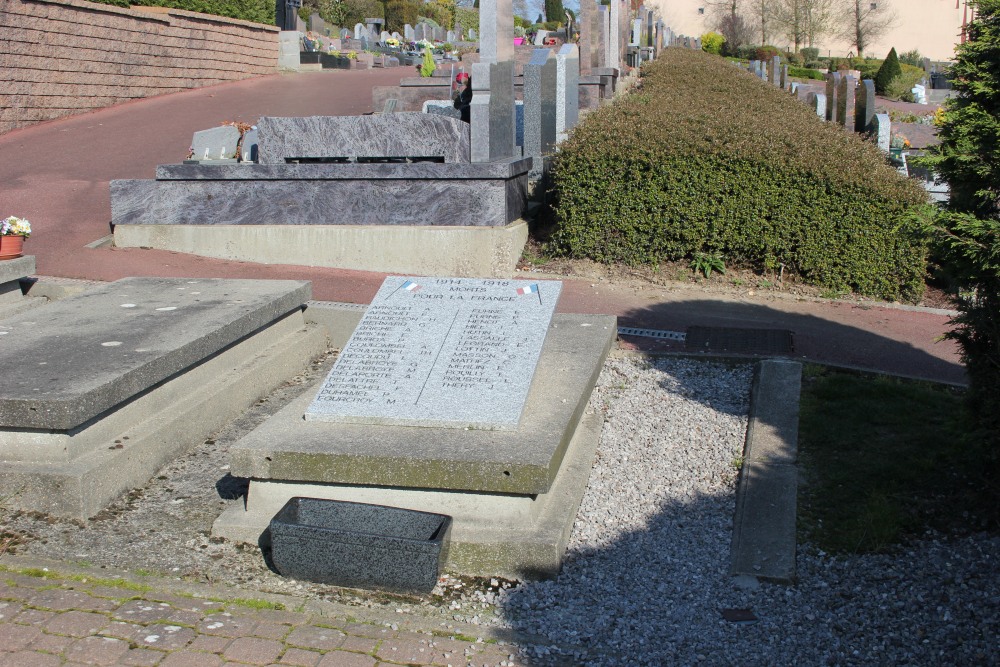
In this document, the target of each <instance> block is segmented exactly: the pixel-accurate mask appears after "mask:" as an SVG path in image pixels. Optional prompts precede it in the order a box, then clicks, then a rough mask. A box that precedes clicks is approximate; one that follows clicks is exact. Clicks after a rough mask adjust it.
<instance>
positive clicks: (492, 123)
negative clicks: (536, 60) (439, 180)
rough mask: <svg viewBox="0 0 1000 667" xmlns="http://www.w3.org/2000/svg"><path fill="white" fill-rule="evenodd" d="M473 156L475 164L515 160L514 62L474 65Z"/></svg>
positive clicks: (471, 114) (471, 109) (472, 106)
mask: <svg viewBox="0 0 1000 667" xmlns="http://www.w3.org/2000/svg"><path fill="white" fill-rule="evenodd" d="M472 90H473V94H472V105H471V108H470V112H471V113H470V116H471V132H472V138H471V151H472V153H471V156H472V161H473V162H493V161H495V160H505V159H510V158H512V157H515V156H516V155H517V153H516V151H515V147H516V135H517V130H516V118H515V113H516V112H515V110H514V63H513V62H512V61H510V60H507V61H503V62H500V63H495V64H490V63H482V62H480V63H474V64H473V65H472Z"/></svg>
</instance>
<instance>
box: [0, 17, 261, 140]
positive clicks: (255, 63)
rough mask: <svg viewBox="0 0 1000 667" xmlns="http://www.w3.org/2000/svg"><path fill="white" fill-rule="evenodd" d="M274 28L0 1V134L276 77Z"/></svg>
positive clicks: (220, 19)
mask: <svg viewBox="0 0 1000 667" xmlns="http://www.w3.org/2000/svg"><path fill="white" fill-rule="evenodd" d="M278 32H279V29H278V28H277V27H276V26H268V25H262V24H259V23H250V22H249V21H240V20H237V19H228V18H224V17H219V16H210V15H207V14H198V13H196V12H188V11H183V10H179V9H167V8H163V7H143V8H138V7H137V8H133V9H122V8H119V7H113V6H110V5H101V4H95V3H92V2H86V1H85V0H0V134H2V133H4V132H9V131H10V130H13V129H15V128H18V127H24V126H27V125H32V124H34V123H38V122H41V121H44V120H50V119H53V118H59V117H61V116H68V115H71V114H78V113H83V112H86V111H90V110H93V109H100V108H103V107H107V106H111V105H112V104H118V103H120V102H126V101H128V100H134V99H138V98H143V97H151V96H153V95H162V94H164V93H172V92H176V91H179V90H186V89H189V88H200V87H202V86H210V85H213V84H217V83H222V82H224V81H234V80H238V79H246V78H249V77H253V76H260V75H262V74H270V73H273V72H275V71H277V66H278Z"/></svg>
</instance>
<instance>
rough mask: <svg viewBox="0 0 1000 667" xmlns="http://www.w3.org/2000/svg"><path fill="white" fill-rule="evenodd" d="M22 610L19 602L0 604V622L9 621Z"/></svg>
mask: <svg viewBox="0 0 1000 667" xmlns="http://www.w3.org/2000/svg"><path fill="white" fill-rule="evenodd" d="M22 609H24V605H22V604H21V603H20V602H0V620H4V619H6V620H8V621H9V620H11V619H13V618H14V617H15V616H17V615H18V614H19V613H21V610H22Z"/></svg>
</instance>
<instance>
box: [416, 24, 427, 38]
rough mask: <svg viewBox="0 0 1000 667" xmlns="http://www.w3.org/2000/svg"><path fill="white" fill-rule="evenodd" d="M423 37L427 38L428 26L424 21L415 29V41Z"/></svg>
mask: <svg viewBox="0 0 1000 667" xmlns="http://www.w3.org/2000/svg"><path fill="white" fill-rule="evenodd" d="M422 39H427V26H426V25H425V24H423V23H418V24H417V27H416V28H414V29H413V41H414V42H419V41H420V40H422Z"/></svg>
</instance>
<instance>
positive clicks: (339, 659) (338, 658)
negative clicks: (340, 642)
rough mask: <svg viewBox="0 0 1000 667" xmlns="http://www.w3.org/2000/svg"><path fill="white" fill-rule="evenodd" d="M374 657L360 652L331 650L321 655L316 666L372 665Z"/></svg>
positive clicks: (365, 666) (351, 666) (355, 666)
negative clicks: (321, 657)
mask: <svg viewBox="0 0 1000 667" xmlns="http://www.w3.org/2000/svg"><path fill="white" fill-rule="evenodd" d="M374 665H375V658H373V657H371V656H370V655H362V654H360V653H345V652H343V651H331V652H330V653H327V654H326V655H324V656H323V659H322V660H320V661H319V665H318V666H317V667H373V666H374Z"/></svg>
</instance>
